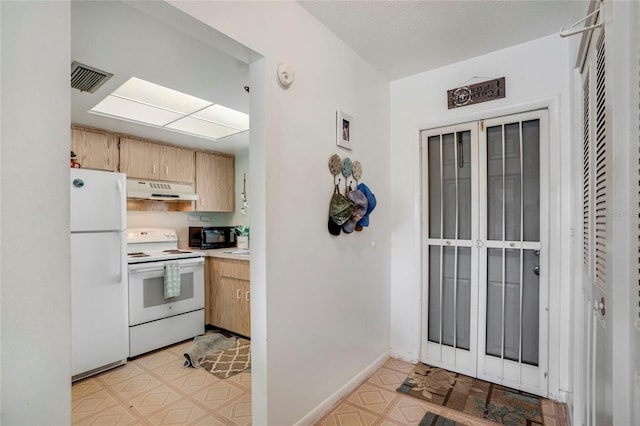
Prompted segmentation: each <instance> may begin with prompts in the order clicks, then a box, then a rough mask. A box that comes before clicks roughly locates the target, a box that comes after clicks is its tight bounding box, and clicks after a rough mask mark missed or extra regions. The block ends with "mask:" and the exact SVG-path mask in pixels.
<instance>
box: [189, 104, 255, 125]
mask: <svg viewBox="0 0 640 426" xmlns="http://www.w3.org/2000/svg"><path fill="white" fill-rule="evenodd" d="M192 116H193V117H196V118H200V119H202V120H207V121H210V122H212V123H217V124H221V125H223V126H226V127H232V128H234V129H238V130H242V131H244V130H248V129H249V115H248V114H245V113H243V112H240V111H236V110H234V109H231V108H227V107H224V106H222V105H218V104H216V105H212V106H210V107H208V108H205V109H203V110H201V111H198V112H196V113H193V114H192Z"/></svg>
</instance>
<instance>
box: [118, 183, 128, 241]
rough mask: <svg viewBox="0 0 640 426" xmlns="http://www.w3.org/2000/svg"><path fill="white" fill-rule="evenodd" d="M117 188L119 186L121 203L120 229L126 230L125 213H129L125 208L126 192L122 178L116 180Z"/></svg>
mask: <svg viewBox="0 0 640 426" xmlns="http://www.w3.org/2000/svg"><path fill="white" fill-rule="evenodd" d="M116 188H118V195H119V197H118V200H119V202H120V205H119V206H118V208H119V209H120V215H119V216H120V230H121V231H124V230H125V225H124V218H125V215H126V214H127V211H126V210H125V207H124V206H125V201H124V200H125V197H126V196H125V194H124V185H122V181H121V180H120V179H118V180H116Z"/></svg>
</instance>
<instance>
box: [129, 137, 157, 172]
mask: <svg viewBox="0 0 640 426" xmlns="http://www.w3.org/2000/svg"><path fill="white" fill-rule="evenodd" d="M120 171H121V172H122V173H126V175H127V177H133V178H139V179H159V176H160V145H158V144H154V143H149V142H144V141H139V140H136V139H129V138H120Z"/></svg>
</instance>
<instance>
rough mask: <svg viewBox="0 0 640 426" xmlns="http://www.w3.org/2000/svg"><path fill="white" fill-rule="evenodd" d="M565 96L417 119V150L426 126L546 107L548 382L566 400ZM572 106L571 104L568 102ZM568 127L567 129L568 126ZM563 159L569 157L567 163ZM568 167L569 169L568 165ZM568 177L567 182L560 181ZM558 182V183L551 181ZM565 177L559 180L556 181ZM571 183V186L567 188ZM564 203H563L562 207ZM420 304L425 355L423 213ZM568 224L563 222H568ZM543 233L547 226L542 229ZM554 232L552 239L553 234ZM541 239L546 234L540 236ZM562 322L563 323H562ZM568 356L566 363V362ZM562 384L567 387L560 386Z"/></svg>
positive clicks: (417, 343)
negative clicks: (563, 376) (562, 119)
mask: <svg viewBox="0 0 640 426" xmlns="http://www.w3.org/2000/svg"><path fill="white" fill-rule="evenodd" d="M560 107H561V101H560V96H552V97H545V98H540V99H534V100H531V101H526V102H520V103H515V104H511V105H504V106H501V107H496V108H493V109H486V110H479V111H475V112H471V113H468V114H461V115H455V116H454V115H452V116H451V117H439V118H434V119H430V120H425V121H424V122H420V123H416V130H417V134H418V138H417V139H418V143H417V145H416V149H417V150H418V153H419V154H418V155H420V149H421V148H420V138H419V135H420V132H421V131H423V130H429V129H435V128H440V127H448V126H454V125H457V124H461V123H467V122H473V121H481V120H488V119H494V118H499V117H502V116H508V115H513V114H520V113H525V112H529V111H534V110H540V109H547V110H548V119H549V144H548V155H547V158H548V164H547V167H548V170H549V180H548V182H549V185H548V187H547V188H543V187H541V188H540V190H541V191H545V190H546V191H548V218H547V223H548V227H547V232H548V234H549V235H548V236H546V240H547V241H549V253H548V259H549V262H548V268H549V275H548V282H549V290H548V295H549V296H548V297H549V303H548V318H549V319H550V320H549V321H548V323H549V324H552V323H553V324H554V326H553V327H552V326H550V325H549V327H548V336H549V348H548V354H547V386H548V398H551V399H555V400H559V401H565V400H566V398H567V391H566V390H567V389H568V382H569V377H566V379H565V380H564V381H566V382H567V383H563V384H562V388H561V384H560V379H561V365H569V363H568V357H569V349H570V321H571V312H570V311H571V309H570V307H571V300H570V294H571V290H572V289H571V285H570V283H571V282H573V279H572V277H573V274H574V273H573V271H572V270H571V268H566V267H565V268H564V270H563V269H562V268H561V264H562V263H563V262H569V260H570V259H571V258H572V244H571V237H572V236H571V235H570V234H567V235H562V234H561V230H562V229H569V228H570V225H569V224H570V222H571V214H572V213H571V209H570V206H572V203H571V202H570V200H564V201H563V200H562V195H564V194H563V193H564V192H566V193H571V192H570V187H571V181H570V178H571V176H572V175H573V174H572V170H571V169H572V168H573V164H571V162H569V161H566V160H567V159H569V158H570V149H569V148H570V146H569V145H570V144H564V145H563V144H561V141H562V140H563V138H562V130H563V129H562V127H561V125H560V115H561V111H560V109H561V108H560ZM565 108H568V105H567V106H565ZM565 131H568V130H567V129H565ZM562 159H565V162H566V164H562ZM541 167H542V166H541ZM563 168H564V170H563ZM420 173H421V168H419V169H418V174H419V175H418V177H417V179H418V182H419V185H418V187H417V193H416V197H418V198H417V205H419V206H422V199H421V198H422V194H423V190H424V189H425V188H423V182H422V179H421V176H420ZM563 177H564V179H565V181H561V179H562V178H563ZM551 182H554V184H553V185H551V184H550V183H551ZM558 182H560V184H557V183H558ZM565 187H567V189H564V188H565ZM563 207H564V208H563ZM419 225H420V229H419V232H420V237H419V238H418V241H420V250H419V259H420V263H419V264H420V265H421V267H420V271H419V274H420V283H419V285H420V289H419V292H420V301H421V303H420V307H419V311H420V314H419V323H418V325H417V330H416V331H417V332H416V333H415V334H414V339H415V341H414V342H415V343H414V347H416V348H418V353H419V354H422V336H423V333H424V330H423V326H424V324H426V322H425V320H426V318H425V317H426V315H427V313H428V312H427V309H426V305H425V303H426V300H427V296H428V295H427V294H426V292H425V289H426V284H427V280H428V278H429V277H428V275H426V274H425V268H424V265H423V259H424V258H425V257H424V256H425V255H426V253H425V249H426V245H425V242H424V241H423V235H424V226H425V224H424V216H423V215H422V214H420V224H419ZM563 225H564V226H563ZM541 232H542V229H541ZM552 236H553V238H551V237H552ZM541 238H542V237H541ZM551 319H554V320H555V319H557V321H551ZM558 324H559V325H560V326H559V327H558V326H557V325H558ZM563 361H564V362H563ZM561 389H562V390H561Z"/></svg>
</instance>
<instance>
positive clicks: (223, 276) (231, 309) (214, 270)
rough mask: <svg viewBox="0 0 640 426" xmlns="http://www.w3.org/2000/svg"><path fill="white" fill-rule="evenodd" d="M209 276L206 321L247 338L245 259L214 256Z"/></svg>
mask: <svg viewBox="0 0 640 426" xmlns="http://www.w3.org/2000/svg"><path fill="white" fill-rule="evenodd" d="M209 276H210V282H209V306H210V309H209V318H210V322H209V323H210V324H212V325H215V326H217V327H221V328H224V329H226V330H229V331H233V332H235V333H238V334H241V335H243V336H247V337H250V335H251V316H250V303H249V298H250V293H249V287H250V281H249V262H248V261H242V260H232V259H218V258H215V259H213V261H212V263H211V266H210V269H209Z"/></svg>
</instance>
